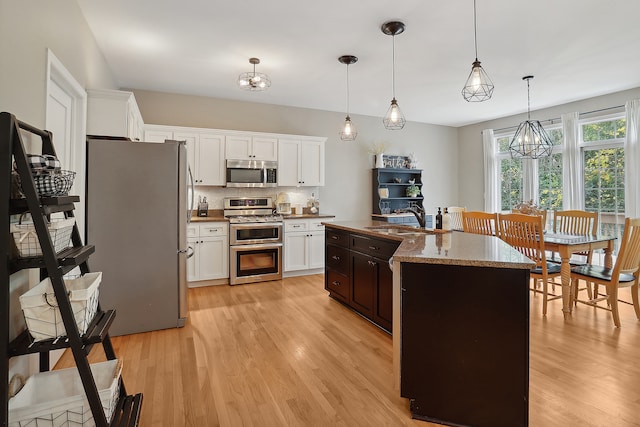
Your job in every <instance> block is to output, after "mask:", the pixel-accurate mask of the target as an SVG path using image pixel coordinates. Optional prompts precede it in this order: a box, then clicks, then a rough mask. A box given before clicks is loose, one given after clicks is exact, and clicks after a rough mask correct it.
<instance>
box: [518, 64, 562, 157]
mask: <svg viewBox="0 0 640 427" xmlns="http://www.w3.org/2000/svg"><path fill="white" fill-rule="evenodd" d="M532 78H533V76H524V77H523V78H522V80H526V81H527V120H525V121H524V122H522V123H520V125H519V126H518V129H517V130H516V133H515V135H513V139H512V140H511V143H509V151H510V152H511V157H520V158H527V159H538V158H540V157H546V156H550V155H551V151H552V150H553V142H552V141H551V138H550V137H549V134H548V133H547V131H545V130H544V128H543V127H542V124H540V122H539V121H538V120H531V98H530V96H529V80H531V79H532Z"/></svg>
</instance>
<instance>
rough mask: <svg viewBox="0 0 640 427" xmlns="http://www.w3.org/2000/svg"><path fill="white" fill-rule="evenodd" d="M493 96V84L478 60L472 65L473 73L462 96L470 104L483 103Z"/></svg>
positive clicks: (463, 89)
mask: <svg viewBox="0 0 640 427" xmlns="http://www.w3.org/2000/svg"><path fill="white" fill-rule="evenodd" d="M492 95H493V82H492V81H491V79H490V78H489V76H488V75H487V73H486V72H485V71H484V69H483V68H482V65H480V61H478V60H477V59H476V60H475V61H474V62H473V64H472V65H471V73H470V74H469V77H468V78H467V82H466V83H465V85H464V87H463V88H462V96H463V97H464V99H465V100H466V101H468V102H482V101H486V100H488V99H490V98H491V96H492Z"/></svg>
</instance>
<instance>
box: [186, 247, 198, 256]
mask: <svg viewBox="0 0 640 427" xmlns="http://www.w3.org/2000/svg"><path fill="white" fill-rule="evenodd" d="M189 250H191V253H189ZM184 252H185V253H186V254H187V259H189V258H191V257H192V256H194V255H195V253H196V251H195V250H194V249H193V246H188V247H187V250H186V251H184Z"/></svg>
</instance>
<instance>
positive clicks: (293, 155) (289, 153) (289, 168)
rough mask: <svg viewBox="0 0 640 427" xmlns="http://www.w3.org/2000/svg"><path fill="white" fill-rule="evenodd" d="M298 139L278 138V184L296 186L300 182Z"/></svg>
mask: <svg viewBox="0 0 640 427" xmlns="http://www.w3.org/2000/svg"><path fill="white" fill-rule="evenodd" d="M299 150H300V141H296V140H289V139H280V140H278V185H279V186H281V187H297V186H299V185H300V184H301V183H300V178H299V176H300V163H299V159H300V154H299Z"/></svg>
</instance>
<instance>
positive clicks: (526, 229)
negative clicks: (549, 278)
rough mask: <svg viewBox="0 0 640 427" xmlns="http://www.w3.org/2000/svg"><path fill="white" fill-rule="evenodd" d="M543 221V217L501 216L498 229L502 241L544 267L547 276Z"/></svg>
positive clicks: (512, 214)
mask: <svg viewBox="0 0 640 427" xmlns="http://www.w3.org/2000/svg"><path fill="white" fill-rule="evenodd" d="M542 220H543V219H542V215H526V214H520V213H511V214H499V215H498V229H499V233H500V238H501V239H502V240H504V241H505V242H506V243H508V244H509V245H511V246H512V247H513V248H514V249H516V250H518V251H519V252H520V253H522V254H523V255H525V256H526V257H528V258H529V259H531V260H532V261H534V262H535V263H536V264H537V265H538V267H542V269H543V270H544V273H545V274H546V269H547V259H546V256H545V253H544V234H543V232H544V223H543V222H542Z"/></svg>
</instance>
